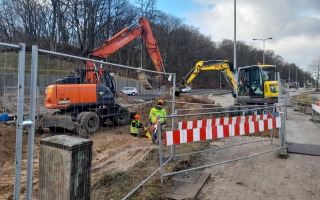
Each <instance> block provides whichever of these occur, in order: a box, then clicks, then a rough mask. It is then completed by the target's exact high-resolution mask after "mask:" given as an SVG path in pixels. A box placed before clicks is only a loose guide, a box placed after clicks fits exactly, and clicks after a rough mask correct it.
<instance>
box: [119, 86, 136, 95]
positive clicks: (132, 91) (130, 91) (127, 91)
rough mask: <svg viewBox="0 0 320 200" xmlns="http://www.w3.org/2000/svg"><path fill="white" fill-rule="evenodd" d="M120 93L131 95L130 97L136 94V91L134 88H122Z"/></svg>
mask: <svg viewBox="0 0 320 200" xmlns="http://www.w3.org/2000/svg"><path fill="white" fill-rule="evenodd" d="M120 91H121V92H123V93H125V94H126V95H132V96H134V95H136V94H137V93H138V90H137V89H136V88H134V87H123V88H122V89H121V90H120Z"/></svg>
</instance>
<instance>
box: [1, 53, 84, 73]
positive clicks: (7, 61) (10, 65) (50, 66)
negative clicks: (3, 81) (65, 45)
mask: <svg viewBox="0 0 320 200" xmlns="http://www.w3.org/2000/svg"><path fill="white" fill-rule="evenodd" d="M18 59H19V58H18V53H14V52H5V53H1V54H0V63H1V64H0V73H18ZM83 66H84V64H83V62H82V61H76V62H75V60H74V59H65V58H58V57H54V56H49V55H41V54H40V55H39V57H38V74H39V75H68V74H70V72H72V71H74V70H75V69H77V68H81V67H83ZM25 67H26V68H25V72H26V74H30V73H31V53H26V59H25Z"/></svg>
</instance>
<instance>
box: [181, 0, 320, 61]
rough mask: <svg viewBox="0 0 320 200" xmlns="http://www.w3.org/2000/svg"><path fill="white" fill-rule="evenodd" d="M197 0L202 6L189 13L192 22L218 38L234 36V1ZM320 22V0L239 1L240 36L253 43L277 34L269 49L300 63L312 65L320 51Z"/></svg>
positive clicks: (216, 39)
mask: <svg viewBox="0 0 320 200" xmlns="http://www.w3.org/2000/svg"><path fill="white" fill-rule="evenodd" d="M193 2H194V3H195V4H197V6H199V7H200V8H201V10H198V11H197V12H190V13H188V14H186V17H185V18H186V19H187V20H188V21H189V22H190V23H191V24H193V25H194V26H195V27H199V28H200V31H201V32H202V33H204V34H205V35H210V36H211V37H212V39H213V40H215V41H220V40H222V39H233V34H234V22H233V19H234V1H231V0H229V1H225V0H193ZM319 24H320V1H318V0H259V1H257V0H241V1H239V0H238V1H237V40H241V41H245V42H248V43H251V42H252V39H253V38H268V37H273V38H274V39H273V40H270V41H268V42H266V50H267V49H270V50H273V51H274V52H275V53H276V54H279V55H281V56H282V57H284V59H285V61H287V62H290V63H296V64H297V65H298V66H299V67H306V66H308V65H309V64H310V63H311V61H312V59H313V58H315V57H317V56H319V54H320V51H319V50H317V49H319V48H320V46H319V45H320V26H319ZM258 42H259V41H257V45H259V44H260V45H261V48H262V43H258ZM260 42H261V41H260Z"/></svg>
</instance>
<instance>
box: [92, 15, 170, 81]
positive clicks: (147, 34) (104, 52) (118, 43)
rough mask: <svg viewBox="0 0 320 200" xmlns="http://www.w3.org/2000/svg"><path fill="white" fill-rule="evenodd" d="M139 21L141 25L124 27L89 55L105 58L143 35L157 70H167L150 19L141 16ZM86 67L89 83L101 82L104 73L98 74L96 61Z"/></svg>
mask: <svg viewBox="0 0 320 200" xmlns="http://www.w3.org/2000/svg"><path fill="white" fill-rule="evenodd" d="M138 21H139V24H140V26H138V27H136V28H134V29H132V30H130V28H124V29H122V30H121V31H120V32H119V33H117V34H116V35H114V36H113V37H111V38H109V39H108V40H106V42H105V43H104V44H103V45H102V46H100V47H98V48H96V49H95V50H93V51H92V52H91V53H90V54H89V56H88V57H89V58H93V57H96V58H100V59H105V58H106V57H108V56H110V55H111V54H113V53H115V52H116V51H118V50H119V49H121V48H122V47H123V46H125V45H127V44H128V43H129V42H131V41H132V40H134V39H135V38H137V37H139V36H141V37H142V39H143V40H144V41H145V44H146V48H147V50H148V53H149V55H150V57H151V59H152V61H153V64H154V65H155V68H156V70H157V71H158V72H165V70H164V67H163V63H162V57H161V54H160V51H159V48H158V45H157V41H156V40H155V38H154V36H153V34H152V31H151V27H150V23H149V20H147V19H145V18H142V17H140V18H139V19H138ZM130 27H131V26H130ZM86 69H87V74H86V81H87V82H88V83H99V77H101V76H102V75H101V74H100V73H101V72H99V74H98V75H97V73H96V71H97V69H96V67H95V66H94V63H92V62H87V66H86Z"/></svg>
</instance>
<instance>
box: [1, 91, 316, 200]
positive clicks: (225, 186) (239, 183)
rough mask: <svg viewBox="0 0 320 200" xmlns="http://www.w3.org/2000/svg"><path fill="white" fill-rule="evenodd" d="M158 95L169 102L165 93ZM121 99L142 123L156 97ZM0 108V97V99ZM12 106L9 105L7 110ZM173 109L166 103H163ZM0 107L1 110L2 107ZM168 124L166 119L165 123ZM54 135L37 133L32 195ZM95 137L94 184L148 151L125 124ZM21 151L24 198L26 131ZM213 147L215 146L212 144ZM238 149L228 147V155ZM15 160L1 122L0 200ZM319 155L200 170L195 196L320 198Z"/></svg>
mask: <svg viewBox="0 0 320 200" xmlns="http://www.w3.org/2000/svg"><path fill="white" fill-rule="evenodd" d="M161 98H163V99H165V100H168V99H170V97H169V95H164V96H162V97H161ZM176 100H177V101H181V102H193V103H195V102H199V103H206V104H207V103H208V104H209V103H212V102H213V101H214V102H215V103H216V104H220V105H222V106H228V105H231V104H233V99H232V97H231V95H230V94H225V95H219V96H218V95H209V94H208V95H204V96H201V97H200V96H189V95H182V96H181V97H179V98H177V99H176ZM119 101H121V103H123V104H130V105H133V106H132V107H131V109H133V110H136V111H138V112H139V114H140V115H141V121H142V122H146V121H148V111H149V109H150V108H151V106H152V105H154V104H155V102H156V101H157V100H155V101H153V102H151V103H146V104H142V105H141V102H138V101H132V100H131V99H128V98H127V97H126V96H121V94H120V98H119ZM0 105H1V108H0V109H3V106H4V105H3V101H2V99H1V98H0ZM200 107H201V106H200V105H197V104H192V105H190V104H185V103H184V104H177V106H176V108H179V109H182V108H193V109H198V108H200ZM10 109H13V108H10ZM166 109H167V110H168V111H170V110H171V106H170V104H169V103H167V105H166ZM0 111H1V110H0ZM168 124H170V122H168ZM52 135H53V134H42V135H38V136H36V139H35V140H36V141H35V149H34V151H35V153H34V155H35V159H34V179H33V188H34V192H33V194H34V196H35V197H36V196H37V188H38V169H39V166H38V163H39V144H40V140H41V139H42V138H44V137H48V136H52ZM90 139H91V140H93V160H92V164H93V169H92V175H91V177H92V181H91V182H92V184H94V183H95V182H96V181H97V180H98V179H99V178H100V177H101V175H102V174H103V173H105V172H111V171H114V170H124V171H125V170H128V169H129V168H130V167H131V166H133V165H134V164H135V163H137V162H138V161H140V160H142V159H143V158H145V156H146V155H147V154H148V152H149V151H150V150H152V149H157V146H155V145H152V144H151V141H150V140H148V139H147V138H134V137H132V136H131V135H130V134H129V126H128V125H127V126H122V127H102V128H101V129H100V130H99V131H98V132H97V133H95V134H93V135H92V136H91V137H90ZM23 141H24V142H23V155H22V159H23V160H22V184H21V188H22V191H21V199H24V198H25V194H24V192H25V183H26V170H27V169H26V166H27V134H26V133H24V134H23ZM212 145H217V144H214V142H213V144H212ZM261 149H263V145H255V146H254V147H253V148H252V149H250V148H246V149H245V150H244V151H251V150H252V151H255V150H257V151H258V150H261ZM233 153H235V154H237V153H239V152H236V151H229V152H227V154H228V155H232V154H233ZM223 156H224V154H219V153H216V154H214V155H211V154H208V155H206V156H203V157H202V158H201V159H203V162H212V161H213V160H216V159H217V157H223ZM14 159H15V127H11V126H7V125H1V126H0V167H1V168H0V199H12V198H13V195H12V194H13V186H14V177H15V174H14V170H15V166H14ZM319 166H320V157H316V156H306V155H297V154H290V155H289V157H288V159H280V158H278V157H277V154H276V152H272V153H267V154H264V155H261V156H258V157H253V158H250V159H246V160H242V161H237V162H233V163H229V164H225V165H218V166H215V167H211V168H207V169H205V170H203V172H206V173H210V174H211V177H210V178H209V179H208V181H207V183H206V184H205V185H204V186H203V188H202V189H201V191H200V192H199V194H198V196H197V199H217V200H218V199H219V200H220V199H221V200H227V199H240V200H242V199H243V200H244V199H248V200H254V199H285V200H286V199H314V200H316V199H320V167H319Z"/></svg>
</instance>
